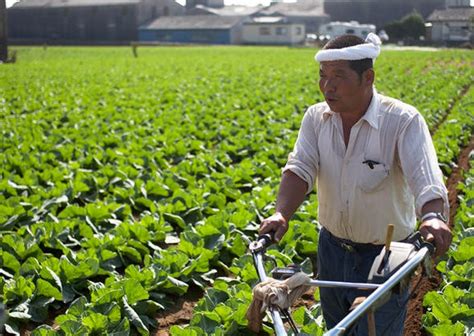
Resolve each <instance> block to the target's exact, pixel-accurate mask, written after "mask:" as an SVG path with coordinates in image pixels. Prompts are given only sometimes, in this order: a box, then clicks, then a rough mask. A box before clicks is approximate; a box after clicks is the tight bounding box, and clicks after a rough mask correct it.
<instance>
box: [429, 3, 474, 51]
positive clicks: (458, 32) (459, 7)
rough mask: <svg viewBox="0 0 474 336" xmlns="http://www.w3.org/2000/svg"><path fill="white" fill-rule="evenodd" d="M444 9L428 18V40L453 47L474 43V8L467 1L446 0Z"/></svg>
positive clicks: (436, 11)
mask: <svg viewBox="0 0 474 336" xmlns="http://www.w3.org/2000/svg"><path fill="white" fill-rule="evenodd" d="M446 7H447V8H446V9H443V10H435V11H434V12H433V13H431V15H430V16H429V17H428V19H427V21H428V24H427V26H428V28H429V34H428V35H429V38H431V40H432V41H433V42H436V43H441V44H448V45H455V44H463V43H471V44H473V43H474V34H473V31H474V7H472V6H471V5H470V1H469V0H447V1H446Z"/></svg>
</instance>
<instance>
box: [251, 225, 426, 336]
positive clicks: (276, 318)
mask: <svg viewBox="0 0 474 336" xmlns="http://www.w3.org/2000/svg"><path fill="white" fill-rule="evenodd" d="M420 241H421V236H420V235H419V233H418V235H417V236H416V237H413V240H412V241H410V244H413V245H415V247H416V248H417V249H418V251H417V252H416V253H415V254H414V255H413V256H412V257H410V259H409V260H408V261H406V263H405V264H403V266H401V267H400V269H398V270H397V271H396V272H395V273H394V274H393V275H391V276H390V278H388V279H387V280H386V281H385V282H384V283H382V284H375V283H347V282H337V281H322V280H312V281H310V283H309V285H311V286H318V287H345V288H347V287H350V288H358V289H366V290H374V292H372V293H371V294H370V295H369V296H368V297H367V298H366V299H365V300H364V301H363V302H362V303H361V304H360V305H358V306H357V307H356V308H355V309H354V310H352V311H351V312H350V313H349V314H348V315H347V316H346V317H345V318H344V319H342V320H341V321H340V322H339V323H338V324H337V325H336V326H335V327H334V328H332V329H331V330H329V331H327V332H326V333H325V334H324V335H325V336H335V335H342V334H344V333H345V332H346V331H347V330H348V328H349V327H350V326H351V325H352V324H353V323H355V322H356V321H357V320H358V319H359V318H360V317H361V316H362V315H363V314H364V313H366V312H367V311H368V310H369V309H370V308H371V307H372V306H373V305H374V304H376V303H377V302H378V301H379V300H380V299H381V298H382V297H383V296H384V295H385V294H386V293H387V292H388V291H389V290H391V289H392V288H393V287H395V285H396V284H397V283H399V282H400V281H401V280H402V279H403V278H404V277H406V276H407V275H408V274H410V273H411V272H412V271H413V270H414V269H415V268H416V267H417V266H418V265H419V264H420V263H421V262H423V261H424V260H426V257H427V255H429V254H432V253H433V252H434V247H433V245H432V244H430V243H427V242H422V241H421V243H420ZM273 242H274V239H273V235H272V234H265V235H261V236H259V237H258V239H257V241H255V242H252V243H250V245H249V249H250V251H251V253H252V257H253V260H254V265H255V269H256V271H257V274H258V277H259V279H260V282H263V281H266V280H267V279H268V277H267V274H266V272H265V268H264V264H263V259H264V255H265V250H266V248H267V247H268V246H270V245H271V244H272V243H273ZM269 311H270V314H271V317H272V320H273V328H274V330H275V335H276V336H287V332H286V330H285V327H284V325H283V320H282V315H283V316H285V317H286V318H289V322H290V325H292V327H293V328H294V329H296V326H294V322H293V321H292V320H291V316H290V315H289V313H288V312H287V311H286V310H285V311H283V310H281V309H279V308H278V307H269ZM296 330H297V329H296Z"/></svg>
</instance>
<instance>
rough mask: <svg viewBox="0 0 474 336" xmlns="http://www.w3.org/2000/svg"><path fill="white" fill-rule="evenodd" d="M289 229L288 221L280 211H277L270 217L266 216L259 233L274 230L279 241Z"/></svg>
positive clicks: (276, 239)
mask: <svg viewBox="0 0 474 336" xmlns="http://www.w3.org/2000/svg"><path fill="white" fill-rule="evenodd" d="M286 231H288V221H287V220H286V219H285V217H283V215H282V214H281V213H280V212H276V213H275V214H273V215H271V216H270V217H268V218H265V219H264V220H263V221H262V223H261V224H260V230H259V233H260V234H261V235H262V234H265V233H270V232H274V233H275V236H274V239H275V241H276V242H277V243H278V242H279V241H280V240H281V238H283V235H284V234H285V233H286Z"/></svg>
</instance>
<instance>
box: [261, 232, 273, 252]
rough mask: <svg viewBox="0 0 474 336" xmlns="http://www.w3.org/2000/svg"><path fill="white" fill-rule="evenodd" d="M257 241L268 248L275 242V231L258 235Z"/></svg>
mask: <svg viewBox="0 0 474 336" xmlns="http://www.w3.org/2000/svg"><path fill="white" fill-rule="evenodd" d="M257 243H258V244H261V245H262V247H263V248H267V247H268V246H270V245H272V244H273V243H275V232H269V233H265V234H263V235H260V236H258V238H257Z"/></svg>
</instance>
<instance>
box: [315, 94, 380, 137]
mask: <svg viewBox="0 0 474 336" xmlns="http://www.w3.org/2000/svg"><path fill="white" fill-rule="evenodd" d="M379 108H380V97H379V94H378V93H377V91H376V90H375V87H374V89H373V95H372V100H371V101H370V104H369V107H368V108H367V111H366V112H365V114H364V115H363V116H362V118H361V119H363V120H365V121H367V122H368V123H369V125H370V126H372V127H373V128H375V129H378V128H379ZM322 113H323V118H324V120H327V119H328V118H329V117H330V116H332V115H334V114H336V112H334V111H331V109H330V108H329V105H328V104H324V110H323V111H322Z"/></svg>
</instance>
